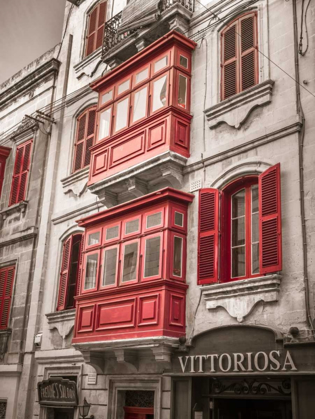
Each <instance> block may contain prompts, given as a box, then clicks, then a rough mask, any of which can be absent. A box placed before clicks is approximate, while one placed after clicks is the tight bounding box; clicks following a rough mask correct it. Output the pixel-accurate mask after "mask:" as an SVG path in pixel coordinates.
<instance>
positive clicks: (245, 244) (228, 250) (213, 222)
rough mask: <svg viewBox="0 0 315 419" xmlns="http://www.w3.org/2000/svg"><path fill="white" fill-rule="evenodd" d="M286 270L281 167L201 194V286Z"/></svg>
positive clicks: (203, 190)
mask: <svg viewBox="0 0 315 419" xmlns="http://www.w3.org/2000/svg"><path fill="white" fill-rule="evenodd" d="M281 269H282V250H281V193H280V164H277V165H275V166H273V167H270V168H269V169H268V170H266V171H265V172H263V173H262V174H261V175H259V176H243V177H242V178H241V179H236V180H234V181H233V182H232V183H230V184H229V185H227V186H226V187H225V188H224V189H222V190H218V189H214V188H205V189H201V190H200V193H199V240H198V283H199V284H200V285H203V284H210V283H213V282H218V281H219V282H226V281H235V280H240V279H246V278H253V277H255V276H259V275H265V274H268V273H274V272H278V271H280V270H281Z"/></svg>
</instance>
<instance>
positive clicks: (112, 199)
mask: <svg viewBox="0 0 315 419" xmlns="http://www.w3.org/2000/svg"><path fill="white" fill-rule="evenodd" d="M98 198H99V200H100V201H101V203H102V204H103V205H105V206H106V207H107V208H111V207H114V206H115V205H117V204H118V200H117V195H116V194H115V193H114V192H111V191H109V190H108V189H102V190H100V191H99V193H98Z"/></svg>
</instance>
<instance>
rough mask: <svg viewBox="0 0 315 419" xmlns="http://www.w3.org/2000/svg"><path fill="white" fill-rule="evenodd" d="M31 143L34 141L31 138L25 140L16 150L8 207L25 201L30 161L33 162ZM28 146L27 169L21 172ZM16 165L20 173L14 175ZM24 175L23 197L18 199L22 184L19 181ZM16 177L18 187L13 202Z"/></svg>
mask: <svg viewBox="0 0 315 419" xmlns="http://www.w3.org/2000/svg"><path fill="white" fill-rule="evenodd" d="M33 142H34V140H33V138H31V139H29V140H26V141H24V142H23V143H21V144H19V145H18V146H17V148H16V153H15V161H14V166H13V174H12V182H11V191H10V198H9V207H11V206H12V205H15V204H19V203H20V202H22V201H25V199H26V197H27V193H28V187H29V177H30V171H31V166H32V160H33ZM28 146H29V147H30V150H29V156H28V161H27V168H26V169H24V170H23V167H24V160H25V152H26V148H27V147H28ZM21 149H23V152H22V156H21V161H20V162H19V164H18V153H19V150H21ZM18 165H19V167H20V168H21V171H20V172H19V173H16V168H17V166H18ZM24 174H25V182H24V183H25V185H24V192H23V196H21V197H20V193H21V184H22V181H21V179H22V176H23V175H24ZM18 177H19V181H18V185H17V192H16V200H14V201H13V196H14V195H13V191H14V181H15V179H16V178H18ZM19 197H20V198H19Z"/></svg>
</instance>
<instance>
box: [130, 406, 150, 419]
mask: <svg viewBox="0 0 315 419" xmlns="http://www.w3.org/2000/svg"><path fill="white" fill-rule="evenodd" d="M124 410H125V419H154V410H153V408H149V407H124Z"/></svg>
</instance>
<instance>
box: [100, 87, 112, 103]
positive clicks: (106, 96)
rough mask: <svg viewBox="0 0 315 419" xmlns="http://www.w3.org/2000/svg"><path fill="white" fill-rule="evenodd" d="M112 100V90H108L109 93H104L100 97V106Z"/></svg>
mask: <svg viewBox="0 0 315 419" xmlns="http://www.w3.org/2000/svg"><path fill="white" fill-rule="evenodd" d="M112 99H113V91H112V90H110V91H109V92H106V93H104V94H103V95H102V105H104V103H107V102H109V101H110V100H112Z"/></svg>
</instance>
